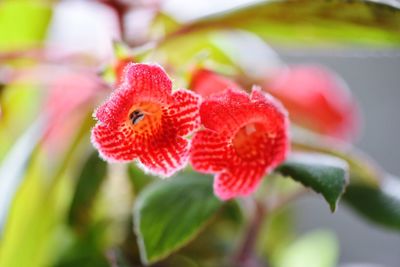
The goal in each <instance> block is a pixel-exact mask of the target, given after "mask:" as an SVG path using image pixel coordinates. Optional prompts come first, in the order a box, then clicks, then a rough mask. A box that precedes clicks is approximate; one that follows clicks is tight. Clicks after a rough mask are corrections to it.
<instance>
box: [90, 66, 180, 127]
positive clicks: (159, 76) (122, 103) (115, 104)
mask: <svg viewBox="0 0 400 267" xmlns="http://www.w3.org/2000/svg"><path fill="white" fill-rule="evenodd" d="M171 90H172V83H171V80H170V79H169V77H168V76H167V74H166V73H165V71H164V70H163V69H162V68H161V67H160V66H158V65H149V64H134V63H131V64H128V65H127V67H126V69H125V77H124V82H123V83H122V84H121V85H120V86H119V87H118V88H117V89H116V90H115V91H114V92H113V94H112V95H111V97H110V99H109V101H107V102H105V103H104V104H103V105H102V106H100V107H99V108H98V109H97V111H96V114H95V115H96V117H97V119H98V120H99V121H101V122H102V123H105V124H107V125H110V126H116V125H118V124H120V123H121V122H123V121H124V120H125V118H126V116H128V115H129V114H128V113H129V111H130V109H131V107H132V105H133V104H134V103H140V102H155V103H159V104H169V103H170V102H171V100H172V99H171Z"/></svg>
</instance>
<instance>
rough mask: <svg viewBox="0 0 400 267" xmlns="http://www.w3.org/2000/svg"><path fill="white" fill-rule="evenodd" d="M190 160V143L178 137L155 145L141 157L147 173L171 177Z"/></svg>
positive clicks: (142, 165) (141, 154)
mask: <svg viewBox="0 0 400 267" xmlns="http://www.w3.org/2000/svg"><path fill="white" fill-rule="evenodd" d="M188 159H189V141H188V140H186V139H184V138H182V137H176V138H175V139H173V140H168V142H165V141H164V142H163V141H161V140H159V142H155V143H153V144H152V145H151V146H149V147H147V148H146V149H145V150H144V151H142V152H141V153H140V155H139V161H140V163H141V167H142V168H143V169H144V170H145V171H149V172H151V173H154V174H157V175H160V176H162V177H169V176H171V175H172V174H174V173H175V172H176V171H178V170H180V169H182V168H183V167H184V166H185V165H186V164H187V162H188Z"/></svg>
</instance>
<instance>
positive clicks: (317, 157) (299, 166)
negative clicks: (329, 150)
mask: <svg viewBox="0 0 400 267" xmlns="http://www.w3.org/2000/svg"><path fill="white" fill-rule="evenodd" d="M277 171H278V172H280V173H282V174H283V175H285V176H290V177H291V178H292V179H294V180H296V181H298V182H301V183H302V184H303V185H305V186H307V187H310V188H311V189H313V190H314V191H315V192H317V193H320V194H322V196H323V197H324V198H325V200H326V201H327V202H328V204H329V206H330V208H331V211H332V212H334V211H335V210H336V206H337V203H338V201H339V199H340V197H341V196H342V194H343V193H344V190H345V188H346V185H347V183H348V165H347V163H346V162H345V161H343V160H341V159H339V158H335V157H332V156H329V155H326V154H317V153H294V154H293V155H292V156H291V157H290V158H289V160H287V161H286V162H285V163H283V164H282V165H280V166H279V167H278V168H277Z"/></svg>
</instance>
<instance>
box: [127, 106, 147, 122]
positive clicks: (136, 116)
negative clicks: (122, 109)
mask: <svg viewBox="0 0 400 267" xmlns="http://www.w3.org/2000/svg"><path fill="white" fill-rule="evenodd" d="M143 118H144V113H143V112H142V111H141V110H139V109H136V110H134V111H133V112H132V113H131V114H130V115H129V119H130V120H131V122H132V124H133V125H136V124H138V123H139V122H140V121H141V120H143Z"/></svg>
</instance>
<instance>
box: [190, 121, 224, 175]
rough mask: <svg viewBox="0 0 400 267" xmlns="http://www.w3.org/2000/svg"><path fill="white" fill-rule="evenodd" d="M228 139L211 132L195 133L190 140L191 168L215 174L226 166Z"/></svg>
mask: <svg viewBox="0 0 400 267" xmlns="http://www.w3.org/2000/svg"><path fill="white" fill-rule="evenodd" d="M228 142H229V139H228V138H226V137H224V136H221V135H219V134H217V133H216V132H213V131H211V130H208V129H206V130H202V131H199V132H197V133H196V134H195V135H194V137H193V140H192V152H191V162H192V165H193V168H194V169H196V170H198V171H201V172H205V173H215V172H220V171H222V170H224V169H225V168H226V166H227V161H226V160H227V159H228V153H229V152H228V151H229V148H228V146H229V143H228Z"/></svg>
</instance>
